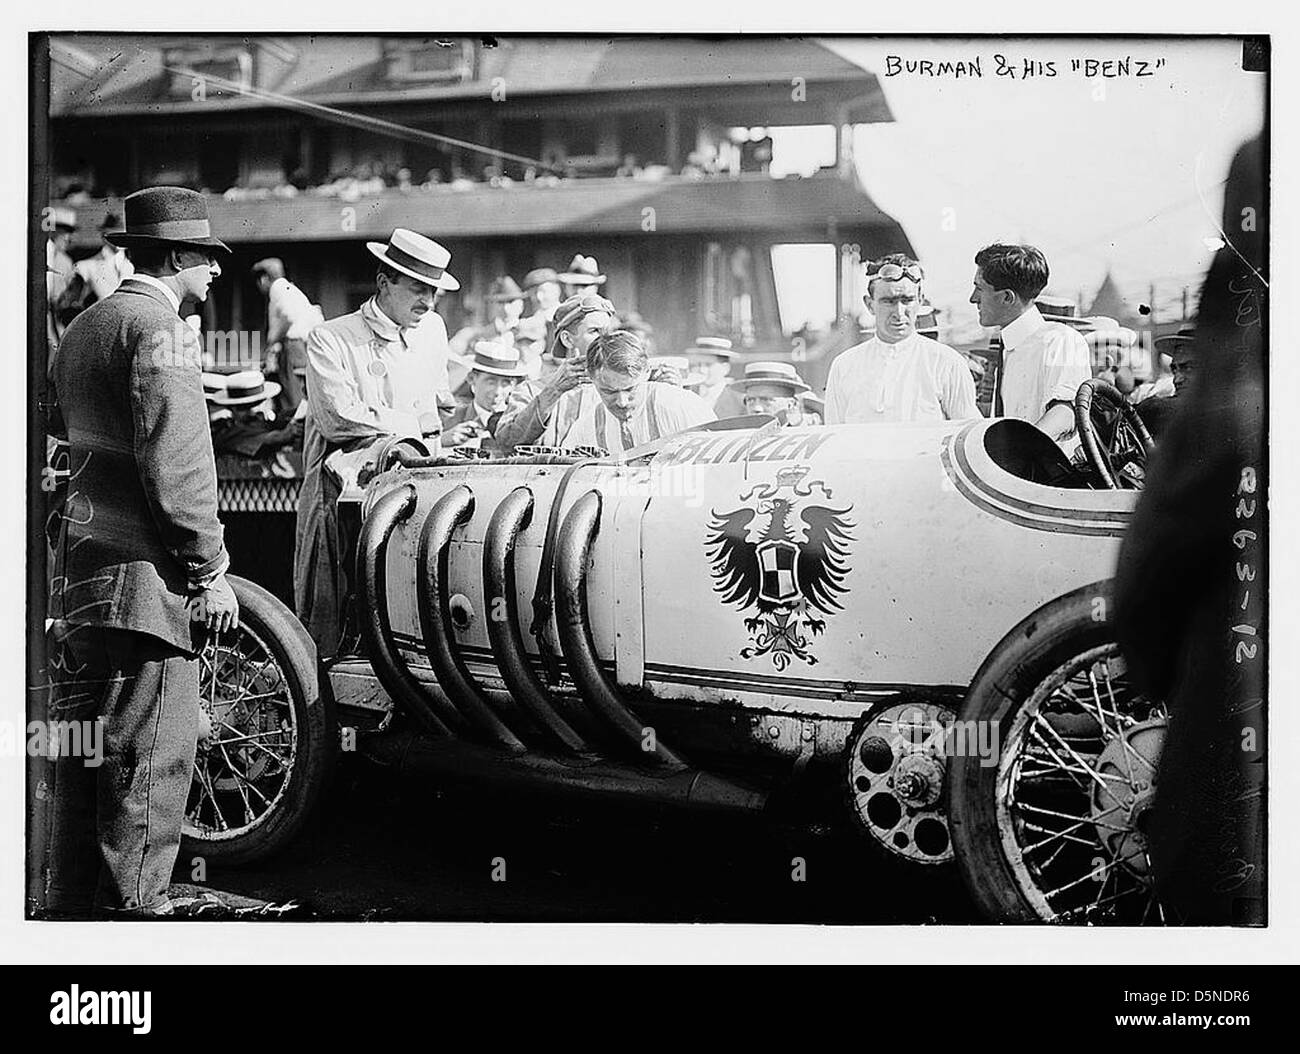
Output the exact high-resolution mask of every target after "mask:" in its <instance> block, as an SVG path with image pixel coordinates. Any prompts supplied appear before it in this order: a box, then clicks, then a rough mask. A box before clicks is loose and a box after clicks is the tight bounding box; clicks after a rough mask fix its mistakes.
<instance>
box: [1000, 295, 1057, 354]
mask: <svg viewBox="0 0 1300 1054" xmlns="http://www.w3.org/2000/svg"><path fill="white" fill-rule="evenodd" d="M1045 325H1047V322H1046V321H1045V320H1044V319H1043V316H1042V313H1041V312H1040V311H1039V310H1038V308H1037V307H1035V306H1034V305H1033V304H1030V305H1029V309H1028V310H1027V311H1026V312H1025V313H1024V314H1023V315H1021V316H1020V317H1019V318H1018V319H1016V320H1015V321H1014V322H1008V323H1007V324H1006V325H1005V326H1003V327H1002V347H1003V349H1005V350H1006V351H1011V350H1012V349H1014V348H1017V347H1019V346H1020V345H1021V344H1023V343H1024V342H1025V341H1026V340H1028V339H1029V338H1030V337H1032V336H1033V335H1034V334H1035V333H1037V332H1038V331H1039V330H1040V329H1042V328H1043V327H1044V326H1045Z"/></svg>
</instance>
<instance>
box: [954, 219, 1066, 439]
mask: <svg viewBox="0 0 1300 1054" xmlns="http://www.w3.org/2000/svg"><path fill="white" fill-rule="evenodd" d="M1049 277H1050V272H1049V271H1048V268H1047V258H1046V257H1045V256H1044V255H1043V254H1042V253H1041V252H1039V250H1037V249H1035V248H1034V247H1033V246H1032V245H989V246H986V247H985V248H983V249H981V250H980V251H979V252H977V253H976V254H975V279H974V289H973V290H972V291H971V295H970V302H971V303H972V304H975V305H976V306H977V307H978V308H979V320H980V325H981V326H999V327H1001V338H1002V348H1003V352H1002V369H1001V370H1000V371H999V374H998V380H997V387H996V389H995V390H994V395H993V414H992V416H994V417H1017V418H1019V419H1020V420H1022V421H1028V422H1030V424H1033V425H1037V426H1038V428H1039V429H1040V430H1041V431H1043V432H1045V433H1047V435H1048V436H1050V437H1051V438H1052V439H1054V440H1056V441H1057V443H1060V444H1062V445H1068V446H1073V445H1076V444H1077V439H1072V437H1074V396H1075V393H1076V392H1077V391H1078V390H1079V385H1081V384H1082V383H1083V382H1084V381H1086V380H1087V379H1088V378H1089V377H1091V376H1092V361H1091V357H1090V356H1089V354H1088V345H1087V342H1086V341H1085V340H1084V339H1083V337H1082V335H1081V334H1080V333H1079V332H1078V330H1076V329H1075V328H1074V327H1073V326H1071V325H1070V324H1069V323H1067V322H1061V321H1049V320H1048V319H1046V318H1044V317H1043V314H1042V312H1041V311H1040V310H1039V309H1038V307H1037V306H1036V305H1035V303H1034V301H1035V300H1036V299H1037V298H1038V296H1039V294H1041V293H1042V291H1043V290H1044V289H1045V288H1046V286H1047V281H1048V278H1049ZM1049 306H1050V305H1049ZM1060 317H1064V316H1060ZM1066 441H1070V442H1069V443H1068V444H1067V443H1066Z"/></svg>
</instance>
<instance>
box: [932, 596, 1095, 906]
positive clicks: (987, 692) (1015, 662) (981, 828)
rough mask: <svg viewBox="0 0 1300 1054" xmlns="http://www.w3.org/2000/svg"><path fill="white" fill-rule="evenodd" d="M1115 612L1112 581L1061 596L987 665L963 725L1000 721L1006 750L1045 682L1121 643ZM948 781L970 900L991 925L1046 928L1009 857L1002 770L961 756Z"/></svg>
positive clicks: (1021, 628)
mask: <svg viewBox="0 0 1300 1054" xmlns="http://www.w3.org/2000/svg"><path fill="white" fill-rule="evenodd" d="M1114 609H1115V603H1114V598H1113V595H1112V585H1111V582H1110V581H1109V580H1107V581H1102V582H1094V583H1092V584H1091V585H1087V586H1082V587H1081V588H1079V589H1076V590H1074V591H1073V592H1070V593H1066V594H1065V595H1064V596H1060V597H1057V598H1056V599H1055V600H1052V601H1050V602H1049V603H1047V604H1045V605H1044V606H1043V607H1041V608H1039V609H1038V610H1037V611H1035V612H1034V613H1033V614H1031V615H1029V616H1028V617H1027V618H1026V619H1024V620H1023V621H1022V622H1021V623H1020V624H1019V625H1017V626H1016V627H1015V628H1014V629H1013V630H1012V631H1011V632H1010V633H1008V634H1007V635H1006V636H1005V637H1003V638H1002V640H1001V641H1000V642H999V643H998V645H997V647H995V648H994V649H993V651H992V652H990V653H989V656H988V658H986V659H985V660H984V663H983V665H981V666H980V668H979V671H978V672H977V673H976V674H975V680H974V681H972V682H971V686H970V691H969V692H967V694H966V701H965V703H964V704H963V705H962V708H961V713H960V714H959V715H958V720H961V721H989V720H997V721H998V731H997V735H998V738H997V740H996V742H997V743H998V744H999V749H1001V746H1002V745H1004V744H1005V743H1006V741H1007V733H1008V731H1009V730H1010V727H1011V723H1012V721H1013V720H1014V718H1015V716H1016V714H1017V713H1018V712H1019V710H1020V708H1021V706H1022V705H1023V704H1024V703H1025V701H1026V700H1027V699H1028V698H1029V696H1030V695H1032V694H1033V692H1034V689H1035V688H1037V687H1038V685H1039V684H1041V683H1042V681H1043V680H1044V678H1046V677H1047V676H1048V675H1049V674H1050V673H1051V672H1052V671H1053V670H1055V669H1057V668H1058V667H1059V666H1061V665H1062V664H1063V663H1065V662H1066V661H1068V660H1069V659H1070V658H1072V657H1073V656H1075V655H1078V654H1080V653H1081V652H1084V651H1087V650H1088V649H1090V648H1095V647H1097V646H1099V645H1102V644H1106V643H1110V642H1113V641H1114V640H1115V631H1114V625H1113V623H1114V619H1113V615H1114ZM1004 709H1005V713H1002V712H1001V711H1003V710H1004ZM948 776H949V780H948V829H949V831H950V832H951V833H952V840H953V849H954V851H955V853H956V858H957V868H958V870H959V871H960V872H961V876H962V880H963V881H964V882H965V884H966V888H967V890H968V891H969V892H970V895H971V898H972V899H973V900H974V901H975V903H976V905H977V906H978V908H979V909H980V911H981V913H983V914H984V915H985V916H986V917H987V918H988V919H990V920H992V921H995V922H1041V921H1042V920H1041V919H1040V917H1039V916H1038V914H1037V913H1036V912H1035V911H1034V909H1033V907H1032V905H1031V904H1030V903H1029V902H1028V901H1027V900H1026V899H1025V897H1024V896H1023V895H1022V894H1021V892H1020V889H1019V886H1018V884H1017V883H1016V880H1015V877H1014V876H1013V874H1012V871H1011V868H1010V866H1009V865H1008V863H1007V860H1006V857H1005V856H1004V855H1003V852H1002V838H1001V836H1000V835H999V833H998V823H997V779H998V766H996V765H991V766H984V765H981V764H980V759H979V757H977V756H971V757H955V758H953V759H952V761H951V767H950V768H949V770H948Z"/></svg>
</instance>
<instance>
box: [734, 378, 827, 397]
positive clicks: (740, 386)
mask: <svg viewBox="0 0 1300 1054" xmlns="http://www.w3.org/2000/svg"><path fill="white" fill-rule="evenodd" d="M760 384H766V385H767V386H768V387H770V388H789V389H790V394H791V395H802V394H803V393H804V392H810V391H812V386H811V385H808V384H804V382H803V381H787V380H775V379H772V378H767V377H759V378H751V379H749V380H738V381H732V382H731V383H730V384H729V385H727V387H728V388H734V389H735V390H736V391H737V392H739V393H740V394H741V395H744V394H745V392H746V391H748V390H749V389H750V388H757V387H758V386H759V385H760Z"/></svg>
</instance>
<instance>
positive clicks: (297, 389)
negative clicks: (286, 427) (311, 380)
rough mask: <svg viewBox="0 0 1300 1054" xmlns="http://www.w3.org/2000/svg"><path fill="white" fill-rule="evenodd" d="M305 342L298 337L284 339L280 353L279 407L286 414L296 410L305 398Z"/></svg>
mask: <svg viewBox="0 0 1300 1054" xmlns="http://www.w3.org/2000/svg"><path fill="white" fill-rule="evenodd" d="M306 369H307V342H306V341H305V340H302V339H300V338H298V337H286V338H285V339H284V342H283V344H282V345H281V351H280V366H279V374H280V386H281V390H280V406H281V410H282V411H283V412H286V413H292V412H293V411H294V410H296V409H298V404H299V403H300V402H302V401H303V400H304V399H305V398H307V378H306V375H305V374H306Z"/></svg>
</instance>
